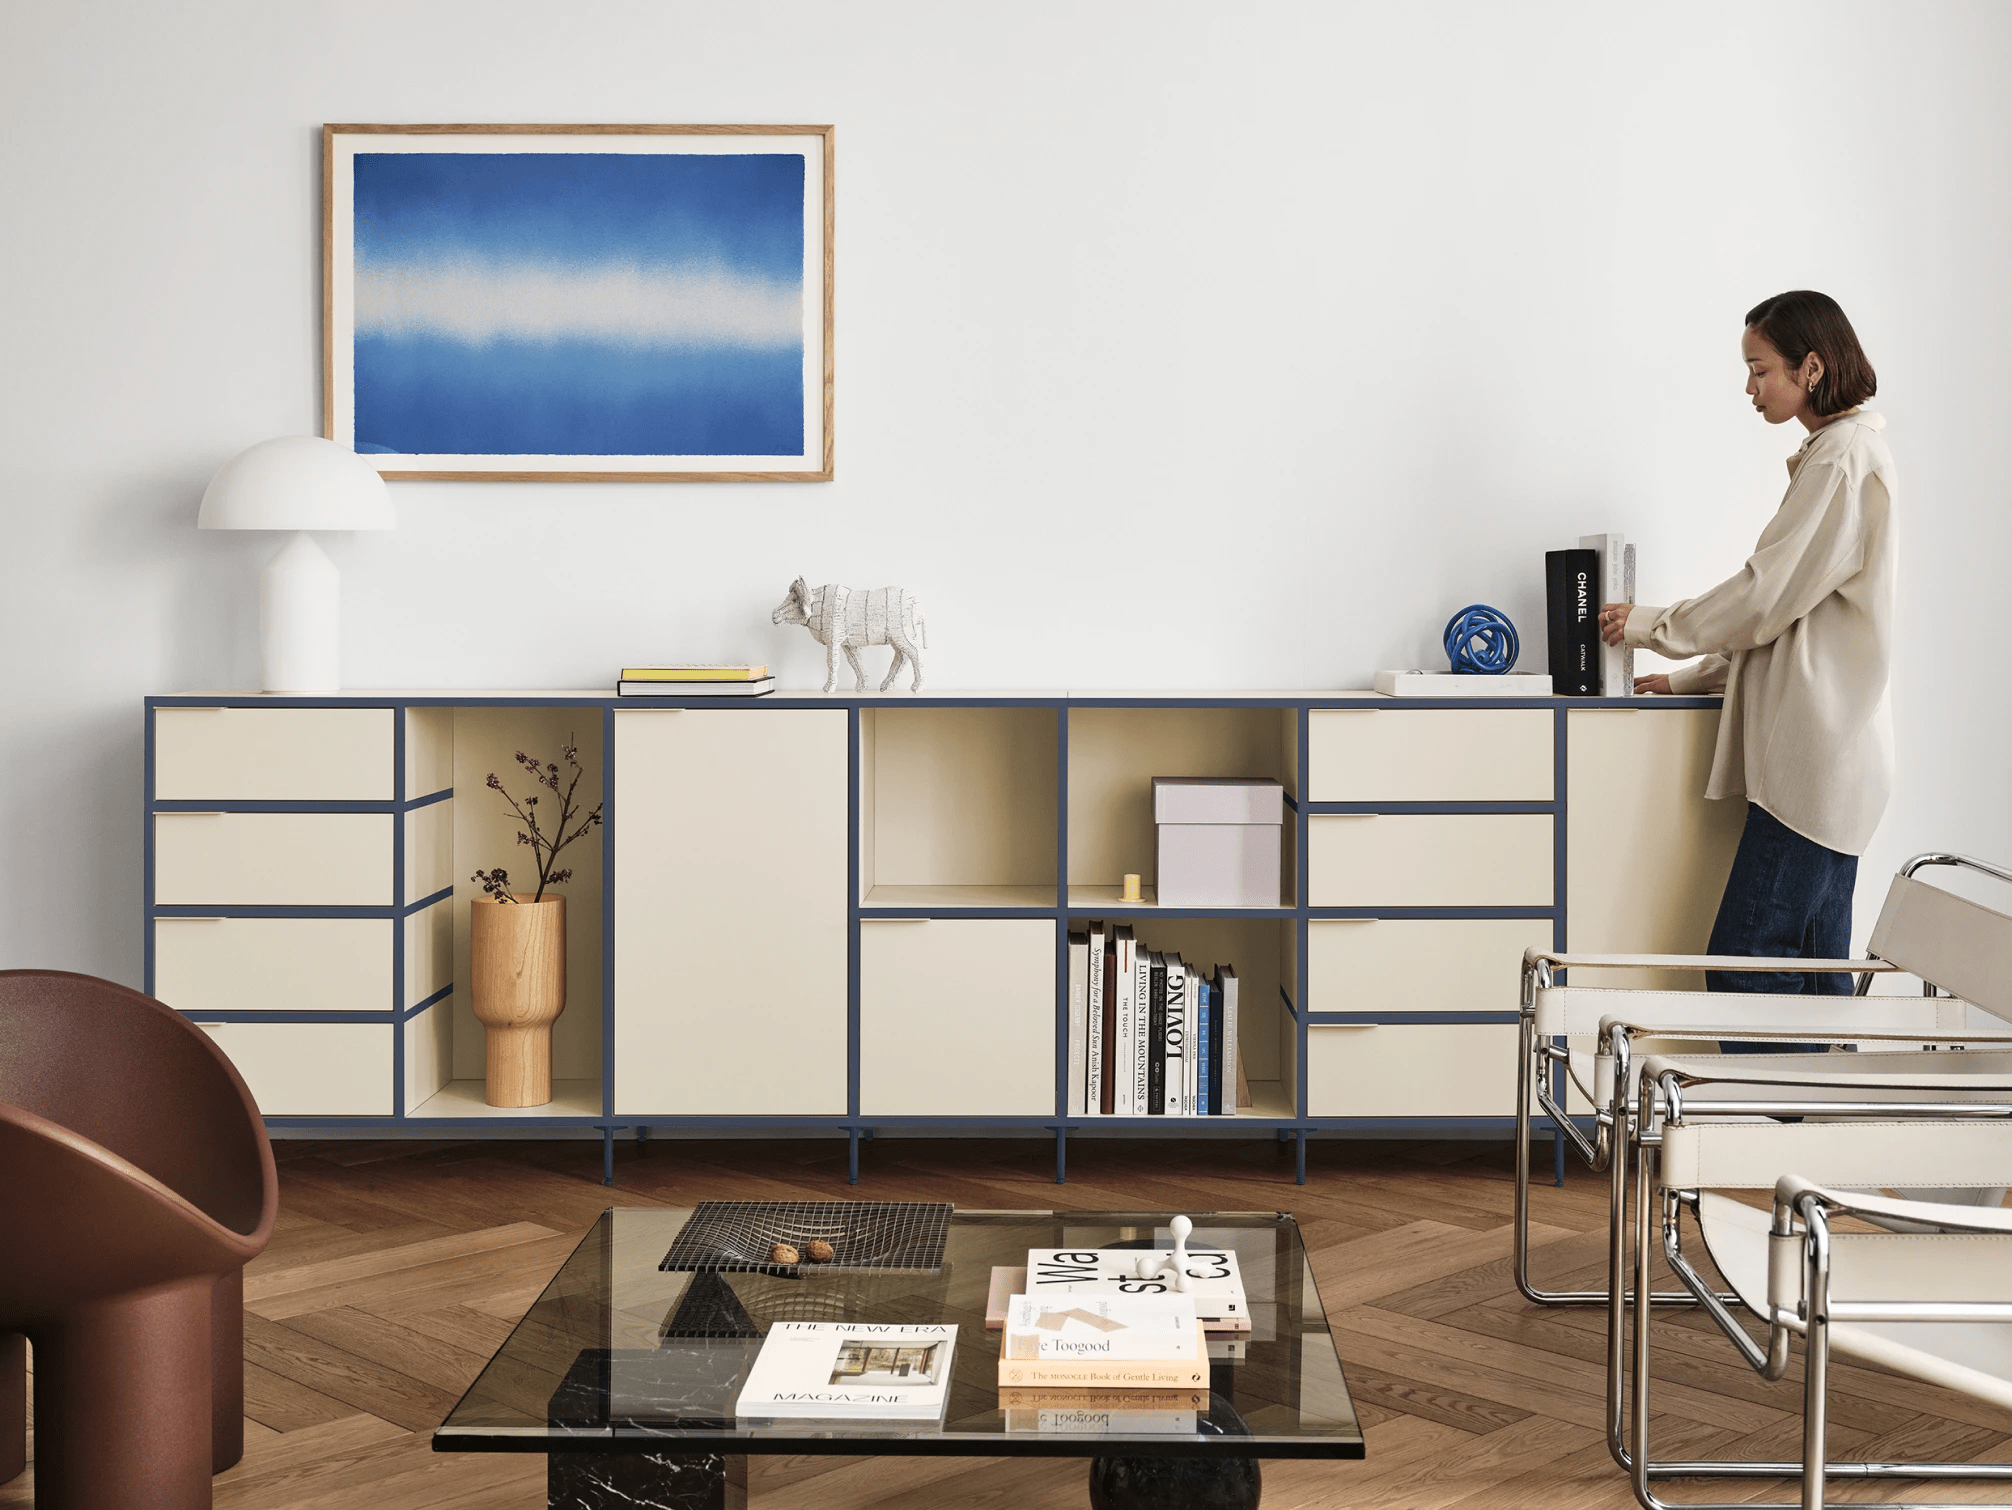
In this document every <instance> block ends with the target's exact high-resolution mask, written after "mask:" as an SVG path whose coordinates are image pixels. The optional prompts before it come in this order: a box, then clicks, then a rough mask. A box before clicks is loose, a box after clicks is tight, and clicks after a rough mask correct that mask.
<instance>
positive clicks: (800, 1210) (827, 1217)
mask: <svg viewBox="0 0 2012 1510" xmlns="http://www.w3.org/2000/svg"><path fill="white" fill-rule="evenodd" d="M953 1209H954V1208H953V1207H952V1206H951V1205H950V1203H949V1202H947V1201H940V1202H939V1201H701V1202H700V1203H699V1205H698V1206H697V1207H696V1208H695V1209H694V1210H693V1212H692V1214H691V1216H690V1218H689V1219H688V1220H687V1221H686V1222H685V1225H684V1226H683V1227H682V1228H681V1229H679V1232H678V1236H677V1240H676V1241H675V1242H673V1243H672V1244H671V1249H670V1252H668V1253H666V1254H665V1255H664V1261H663V1262H662V1263H660V1264H658V1265H657V1267H658V1268H659V1269H668V1270H674V1271H677V1272H684V1273H698V1274H706V1273H711V1274H776V1275H780V1276H782V1277H784V1278H789V1279H795V1278H800V1277H802V1276H803V1275H805V1274H816V1273H830V1272H834V1271H843V1270H859V1269H901V1270H906V1271H909V1272H912V1273H913V1272H919V1273H924V1274H934V1273H935V1272H937V1271H938V1270H939V1269H941V1268H942V1267H943V1248H944V1244H945V1243H946V1242H947V1241H948V1239H949V1236H950V1213H951V1211H952V1210H953ZM820 1238H821V1239H823V1240H824V1241H825V1242H827V1243H830V1244H831V1249H832V1256H831V1260H830V1262H828V1263H822V1264H816V1263H799V1264H779V1263H776V1262H774V1261H773V1260H771V1259H770V1258H769V1253H770V1252H771V1250H773V1249H774V1247H775V1245H776V1244H777V1243H787V1244H789V1246H790V1247H792V1248H794V1249H796V1250H797V1252H798V1253H802V1252H803V1251H804V1249H805V1248H806V1247H808V1246H809V1244H810V1243H811V1242H813V1241H815V1240H817V1239H820Z"/></svg>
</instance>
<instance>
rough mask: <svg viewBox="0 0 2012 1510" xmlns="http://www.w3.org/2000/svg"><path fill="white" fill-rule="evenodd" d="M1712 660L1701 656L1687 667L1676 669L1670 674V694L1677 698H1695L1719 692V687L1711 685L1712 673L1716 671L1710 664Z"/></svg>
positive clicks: (1709, 657) (1711, 657)
mask: <svg viewBox="0 0 2012 1510" xmlns="http://www.w3.org/2000/svg"><path fill="white" fill-rule="evenodd" d="M1714 659H1715V657H1713V656H1709V655H1707V656H1702V657H1700V658H1699V659H1697V660H1695V661H1692V662H1690V663H1689V664H1688V665H1684V666H1679V667H1677V668H1676V669H1675V670H1674V671H1672V672H1671V673H1670V691H1671V693H1672V694H1673V695H1675V696H1679V697H1697V696H1700V695H1703V694H1707V693H1713V692H1718V691H1721V690H1722V688H1721V687H1714V686H1712V685H1711V682H1712V680H1713V676H1712V673H1713V671H1714V670H1715V669H1716V668H1715V667H1714V666H1713V664H1712V663H1713V661H1714Z"/></svg>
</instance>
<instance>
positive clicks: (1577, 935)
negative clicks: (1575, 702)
mask: <svg viewBox="0 0 2012 1510" xmlns="http://www.w3.org/2000/svg"><path fill="white" fill-rule="evenodd" d="M1565 717H1566V720H1567V724H1566V727H1567V736H1566V747H1567V755H1566V801H1567V809H1566V810H1567V812H1568V813H1569V814H1570V815H1571V816H1570V818H1569V820H1568V822H1569V827H1568V829H1567V832H1566V836H1565V855H1566V865H1565V909H1566V911H1565V920H1566V926H1567V928H1568V929H1569V930H1570V931H1569V933H1568V934H1567V937H1566V940H1565V942H1566V946H1567V947H1568V948H1570V949H1572V950H1573V951H1574V952H1575V953H1579V954H1703V953H1704V952H1705V945H1706V944H1707V943H1708V942H1709V941H1710V939H1711V933H1712V920H1713V919H1714V918H1716V917H1717V916H1718V910H1719V898H1720V897H1721V896H1723V895H1724V894H1725V889H1726V875H1727V873H1728V872H1730V871H1731V869H1732V864H1733V852H1734V851H1735V850H1737V849H1738V848H1739V842H1740V830H1741V829H1742V828H1743V827H1744V826H1745V823H1746V803H1745V802H1744V801H1742V800H1741V799H1739V798H1737V797H1735V798H1730V799H1727V800H1725V801H1721V802H1708V801H1706V800H1705V782H1706V780H1707V779H1708V778H1709V777H1710V775H1711V771H1712V752H1713V749H1714V746H1715V745H1716V742H1717V739H1718V728H1719V712H1718V709H1716V708H1657V707H1647V708H1643V709H1641V710H1639V711H1635V712H1619V711H1614V712H1609V711H1607V710H1604V709H1590V708H1589V709H1575V710H1573V711H1572V712H1570V713H1567V714H1566V715H1565ZM1600 984H1601V985H1603V986H1648V985H1655V986H1658V987H1660V988H1661V989H1663V990H1675V989H1684V988H1686V987H1688V988H1689V989H1692V990H1701V989H1703V986H1704V977H1703V975H1702V974H1701V973H1699V974H1676V973H1673V972H1670V971H1661V972H1656V973H1653V974H1652V973H1651V972H1648V971H1629V970H1603V971H1601V972H1600Z"/></svg>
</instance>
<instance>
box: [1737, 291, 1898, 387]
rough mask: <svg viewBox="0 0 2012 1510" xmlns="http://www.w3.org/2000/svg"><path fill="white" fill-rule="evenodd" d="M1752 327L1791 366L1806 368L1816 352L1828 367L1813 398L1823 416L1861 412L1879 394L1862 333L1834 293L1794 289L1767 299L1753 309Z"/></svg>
mask: <svg viewBox="0 0 2012 1510" xmlns="http://www.w3.org/2000/svg"><path fill="white" fill-rule="evenodd" d="M1747 328H1748V329H1749V330H1751V331H1753V332H1754V334H1755V335H1757V336H1759V337H1760V338H1761V339H1762V340H1764V341H1766V342H1767V343H1768V345H1770V346H1772V347H1773V348H1774V349H1775V350H1776V351H1778V352H1780V353H1781V356H1782V360H1783V361H1784V362H1787V363H1788V365H1789V366H1790V367H1791V368H1795V367H1800V366H1801V365H1802V364H1803V359H1804V358H1805V357H1807V356H1808V355H1809V354H1810V353H1811V352H1812V351H1813V352H1815V353H1816V355H1817V359H1818V360H1819V361H1821V362H1822V363H1823V376H1822V377H1821V378H1819V379H1817V384H1816V391H1815V392H1814V393H1812V394H1810V396H1809V406H1810V408H1812V409H1814V410H1815V411H1816V412H1817V413H1818V414H1842V413H1844V411H1845V410H1847V409H1856V408H1857V407H1858V406H1859V405H1860V404H1862V403H1864V402H1865V401H1866V400H1867V399H1869V398H1871V397H1872V396H1873V394H1875V393H1877V392H1879V379H1878V378H1877V377H1876V376H1874V374H1873V371H1872V363H1871V362H1869V361H1867V360H1866V358H1865V348H1864V347H1862V346H1860V345H1859V344H1858V333H1857V332H1856V331H1854V330H1853V329H1852V328H1851V321H1849V320H1847V319H1845V317H1844V311H1843V310H1842V309H1839V308H1838V305H1837V300H1835V299H1833V298H1831V296H1830V295H1829V294H1819V293H1817V292H1815V291H1814V290H1812V289H1807V288H1798V289H1792V290H1790V291H1789V292H1788V293H1785V294H1776V295H1775V296H1774V297H1773V298H1772V299H1763V300H1761V301H1760V303H1758V304H1756V305H1755V306H1754V307H1753V308H1752V309H1750V310H1748V311H1747Z"/></svg>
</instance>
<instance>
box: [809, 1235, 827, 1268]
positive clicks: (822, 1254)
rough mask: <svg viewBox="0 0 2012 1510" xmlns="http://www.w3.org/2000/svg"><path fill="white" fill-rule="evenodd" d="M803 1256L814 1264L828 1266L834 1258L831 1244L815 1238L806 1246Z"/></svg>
mask: <svg viewBox="0 0 2012 1510" xmlns="http://www.w3.org/2000/svg"><path fill="white" fill-rule="evenodd" d="M803 1256H804V1257H805V1258H807V1259H809V1260H810V1261H811V1262H812V1263H814V1264H828V1263H830V1262H831V1258H832V1253H831V1244H830V1243H828V1242H826V1241H825V1240H824V1239H823V1238H821V1237H814V1238H812V1239H811V1240H810V1241H809V1242H808V1243H806V1244H804V1249H803Z"/></svg>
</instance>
